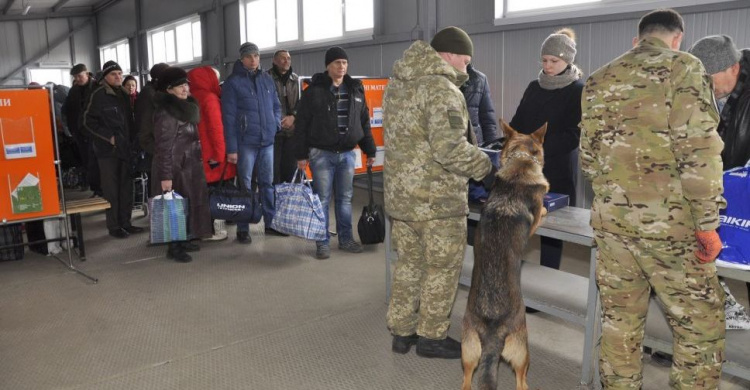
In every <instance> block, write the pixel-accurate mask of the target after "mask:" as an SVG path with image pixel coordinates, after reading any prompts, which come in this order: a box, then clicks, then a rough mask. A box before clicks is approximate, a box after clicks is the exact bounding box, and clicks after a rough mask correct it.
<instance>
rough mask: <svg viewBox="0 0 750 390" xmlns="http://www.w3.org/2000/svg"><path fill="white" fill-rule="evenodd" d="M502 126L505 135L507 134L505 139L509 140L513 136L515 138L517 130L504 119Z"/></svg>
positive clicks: (501, 122) (501, 121)
mask: <svg viewBox="0 0 750 390" xmlns="http://www.w3.org/2000/svg"><path fill="white" fill-rule="evenodd" d="M500 127H502V128H503V135H504V136H505V140H506V141H508V140H510V139H511V138H513V137H514V136H515V135H516V134H518V132H517V131H515V130H513V128H512V127H510V125H509V124H507V123H505V121H504V120H502V119H500Z"/></svg>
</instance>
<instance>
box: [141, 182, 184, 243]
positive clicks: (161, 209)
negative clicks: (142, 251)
mask: <svg viewBox="0 0 750 390" xmlns="http://www.w3.org/2000/svg"><path fill="white" fill-rule="evenodd" d="M148 206H149V211H150V212H151V214H150V215H149V217H150V222H151V243H152V244H163V243H166V242H173V241H186V240H187V239H188V234H187V214H188V200H187V199H185V198H183V197H182V196H180V194H178V193H176V192H174V191H171V192H167V193H165V194H162V195H157V196H155V197H153V198H151V199H149V201H148Z"/></svg>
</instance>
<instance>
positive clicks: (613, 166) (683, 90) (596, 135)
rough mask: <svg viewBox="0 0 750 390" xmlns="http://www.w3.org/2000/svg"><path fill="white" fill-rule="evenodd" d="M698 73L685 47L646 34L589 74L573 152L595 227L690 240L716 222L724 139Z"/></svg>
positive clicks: (697, 63)
mask: <svg viewBox="0 0 750 390" xmlns="http://www.w3.org/2000/svg"><path fill="white" fill-rule="evenodd" d="M705 73H706V72H705V70H704V69H703V65H701V63H700V61H698V59H697V58H695V57H693V56H692V55H690V54H688V53H684V52H679V51H673V50H670V49H669V48H668V47H667V45H666V44H665V43H664V42H662V41H661V40H659V39H656V38H646V39H644V40H642V41H640V42H639V43H638V45H637V46H636V47H634V48H633V49H632V50H630V51H628V52H626V53H625V54H623V55H621V56H620V57H618V58H616V59H615V60H613V61H612V62H610V63H609V64H607V65H605V66H603V67H602V68H600V69H599V70H597V71H596V72H594V74H592V75H591V77H589V79H588V81H587V82H586V86H585V88H584V90H583V95H582V97H581V105H582V111H583V115H582V118H581V153H580V158H581V168H582V169H583V172H584V174H585V175H586V177H587V178H588V179H589V180H591V182H592V183H593V187H594V194H595V195H594V201H593V204H592V206H591V225H592V226H593V227H594V229H597V230H603V231H607V232H610V233H614V234H620V235H624V236H630V237H640V238H645V239H655V240H672V241H692V240H694V238H693V237H694V236H693V234H694V231H695V230H713V229H716V228H717V227H718V226H719V219H718V217H719V209H720V208H723V207H724V206H725V202H724V199H723V198H722V196H721V194H722V191H723V186H722V164H721V156H720V154H721V150H722V148H723V146H724V144H723V143H722V141H721V138H719V135H718V134H717V132H716V126H717V124H718V119H719V116H718V113H717V112H716V105H715V104H714V100H713V91H712V87H711V81H710V79H709V78H708V76H706V75H705Z"/></svg>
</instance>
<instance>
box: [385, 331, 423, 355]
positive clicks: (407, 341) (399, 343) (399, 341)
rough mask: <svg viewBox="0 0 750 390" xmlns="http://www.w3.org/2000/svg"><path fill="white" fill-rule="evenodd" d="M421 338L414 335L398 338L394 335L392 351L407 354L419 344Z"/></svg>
mask: <svg viewBox="0 0 750 390" xmlns="http://www.w3.org/2000/svg"><path fill="white" fill-rule="evenodd" d="M417 340H419V336H417V335H416V334H412V335H409V336H396V335H393V343H392V344H391V350H392V351H393V352H396V353H400V354H405V353H408V352H409V350H410V349H411V346H412V345H414V344H416V343H417Z"/></svg>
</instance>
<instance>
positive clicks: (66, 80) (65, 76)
mask: <svg viewBox="0 0 750 390" xmlns="http://www.w3.org/2000/svg"><path fill="white" fill-rule="evenodd" d="M38 70H44V71H59V72H60V81H62V83H60V85H64V86H66V87H72V86H73V78H72V76H71V75H70V67H69V66H68V67H66V68H58V67H53V68H50V67H45V66H37V67H34V68H26V80H28V82H29V83H30V82H32V81H34V82H37V83H39V84H41V85H45V84H46V83H47V82H48V81H52V80H34V77H32V73H33V72H34V71H38ZM27 84H28V83H27ZM55 84H58V83H55Z"/></svg>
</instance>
